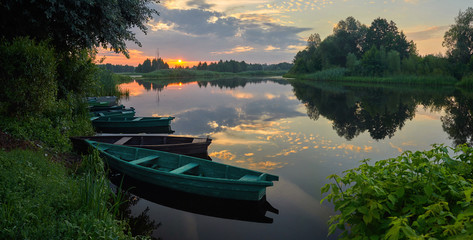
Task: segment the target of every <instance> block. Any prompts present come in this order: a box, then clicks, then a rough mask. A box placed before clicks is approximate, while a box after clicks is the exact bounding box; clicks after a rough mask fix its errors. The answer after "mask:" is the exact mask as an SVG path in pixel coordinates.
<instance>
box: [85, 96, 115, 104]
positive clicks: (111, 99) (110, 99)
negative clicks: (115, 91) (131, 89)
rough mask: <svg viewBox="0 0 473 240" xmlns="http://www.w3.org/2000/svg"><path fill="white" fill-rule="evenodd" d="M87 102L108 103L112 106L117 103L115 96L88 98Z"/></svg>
mask: <svg viewBox="0 0 473 240" xmlns="http://www.w3.org/2000/svg"><path fill="white" fill-rule="evenodd" d="M87 102H109V103H111V104H114V103H115V102H117V97H116V96H102V97H88V98H87Z"/></svg>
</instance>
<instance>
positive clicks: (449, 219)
mask: <svg viewBox="0 0 473 240" xmlns="http://www.w3.org/2000/svg"><path fill="white" fill-rule="evenodd" d="M449 151H453V152H454V154H453V156H451V155H450V154H449ZM472 171H473V149H472V148H468V147H467V146H464V145H463V146H459V147H457V148H455V149H450V148H448V147H444V146H442V145H437V146H434V147H433V149H431V150H428V151H423V152H419V151H418V152H410V151H407V152H404V153H403V154H402V155H401V156H399V157H396V158H392V159H387V160H381V161H378V162H376V163H375V164H374V165H369V164H368V160H365V161H363V164H362V165H361V166H359V167H358V168H355V169H351V170H347V171H345V172H344V174H345V175H344V176H343V177H340V176H337V175H331V176H329V177H328V178H330V179H333V180H334V181H335V183H330V184H326V185H325V186H324V187H323V188H322V193H326V192H329V191H330V194H328V195H327V196H326V197H325V198H324V199H323V200H322V202H323V201H328V202H332V203H333V204H334V205H335V210H336V211H340V213H339V214H338V215H336V216H333V217H331V219H330V221H329V224H330V225H331V226H330V229H329V233H330V234H333V233H334V232H335V230H336V229H337V228H338V229H340V230H342V233H341V235H340V238H341V239H389V240H394V239H446V238H454V237H459V238H463V239H466V238H472V237H473V225H471V222H472V221H473V204H472V200H473V198H472V193H473V174H472Z"/></svg>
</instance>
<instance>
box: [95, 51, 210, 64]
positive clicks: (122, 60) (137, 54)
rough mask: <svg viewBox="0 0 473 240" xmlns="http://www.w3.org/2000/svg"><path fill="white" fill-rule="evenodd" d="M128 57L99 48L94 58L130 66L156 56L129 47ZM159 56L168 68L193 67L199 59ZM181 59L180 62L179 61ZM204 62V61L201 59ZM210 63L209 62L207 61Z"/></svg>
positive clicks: (102, 61) (98, 60)
mask: <svg viewBox="0 0 473 240" xmlns="http://www.w3.org/2000/svg"><path fill="white" fill-rule="evenodd" d="M129 54H130V58H126V57H125V55H123V54H119V53H114V52H110V51H108V50H105V49H99V52H98V53H97V56H96V60H97V63H99V64H100V61H101V64H106V63H110V64H114V65H130V66H134V67H136V66H138V64H143V62H144V61H145V60H146V59H154V58H156V56H148V55H146V54H144V53H143V52H142V51H139V50H136V49H129ZM161 58H162V59H163V60H164V62H166V63H167V64H169V67H170V68H177V67H178V66H182V67H184V68H185V67H193V66H197V65H198V64H199V61H188V60H186V59H185V58H178V57H169V58H168V57H166V56H161ZM179 60H181V62H179ZM202 62H204V61H202ZM209 63H210V62H209Z"/></svg>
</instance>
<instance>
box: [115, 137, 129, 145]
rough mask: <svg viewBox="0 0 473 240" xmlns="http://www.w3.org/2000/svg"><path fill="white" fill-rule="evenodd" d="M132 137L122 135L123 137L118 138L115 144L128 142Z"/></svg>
mask: <svg viewBox="0 0 473 240" xmlns="http://www.w3.org/2000/svg"><path fill="white" fill-rule="evenodd" d="M130 139H132V137H122V138H120V139H118V140H117V141H116V142H114V143H113V144H116V145H123V144H125V143H126V142H128V141H129V140H130Z"/></svg>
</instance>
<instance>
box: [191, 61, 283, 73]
mask: <svg viewBox="0 0 473 240" xmlns="http://www.w3.org/2000/svg"><path fill="white" fill-rule="evenodd" d="M291 67H292V64H290V63H285V62H283V63H278V64H269V65H268V64H259V63H246V62H245V61H241V62H238V61H235V60H230V61H228V60H226V61H223V60H220V61H218V62H211V63H210V64H207V62H204V63H202V62H199V64H197V66H194V67H192V69H195V70H207V71H214V72H232V73H239V72H246V71H275V70H289V69H291Z"/></svg>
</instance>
